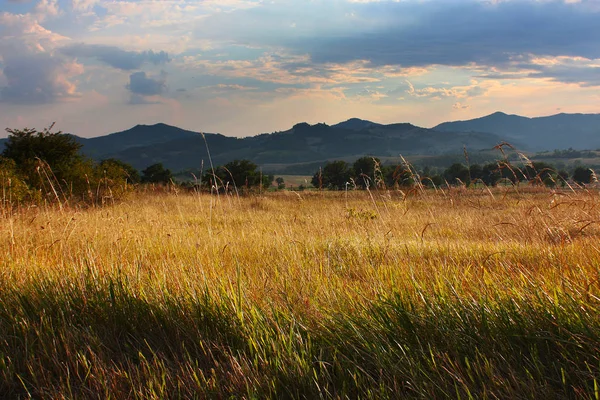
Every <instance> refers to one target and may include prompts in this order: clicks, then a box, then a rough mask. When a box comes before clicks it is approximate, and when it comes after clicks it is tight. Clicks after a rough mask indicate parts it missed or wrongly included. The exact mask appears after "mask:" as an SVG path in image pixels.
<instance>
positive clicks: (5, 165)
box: [0, 157, 34, 206]
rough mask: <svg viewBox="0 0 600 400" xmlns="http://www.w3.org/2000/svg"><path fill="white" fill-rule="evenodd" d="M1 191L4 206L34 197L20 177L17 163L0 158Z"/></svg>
mask: <svg viewBox="0 0 600 400" xmlns="http://www.w3.org/2000/svg"><path fill="white" fill-rule="evenodd" d="M0 190H1V191H2V192H1V194H0V195H1V196H2V204H3V206H11V205H12V204H14V203H20V202H23V201H25V200H30V199H31V197H32V196H33V195H34V194H33V192H32V191H31V190H29V188H28V187H27V184H26V183H25V181H24V180H23V178H22V177H21V176H19V174H18V171H17V167H16V164H15V161H14V160H12V159H10V158H4V157H0Z"/></svg>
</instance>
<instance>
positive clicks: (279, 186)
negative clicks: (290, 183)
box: [275, 176, 285, 190]
mask: <svg viewBox="0 0 600 400" xmlns="http://www.w3.org/2000/svg"><path fill="white" fill-rule="evenodd" d="M275 183H277V189H279V190H283V189H285V181H284V180H283V178H282V177H281V176H278V177H277V179H275Z"/></svg>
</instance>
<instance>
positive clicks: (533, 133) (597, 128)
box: [433, 112, 600, 151]
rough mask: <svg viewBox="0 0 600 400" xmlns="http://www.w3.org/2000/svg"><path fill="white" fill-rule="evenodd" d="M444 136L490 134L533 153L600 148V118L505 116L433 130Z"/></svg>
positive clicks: (470, 121)
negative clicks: (455, 133) (468, 133)
mask: <svg viewBox="0 0 600 400" xmlns="http://www.w3.org/2000/svg"><path fill="white" fill-rule="evenodd" d="M433 129H434V130H437V131H443V132H455V131H461V132H489V133H493V134H496V135H499V136H501V137H504V138H506V140H507V141H509V142H511V141H515V142H519V143H521V144H522V145H523V146H525V149H527V150H532V151H544V150H554V149H567V148H570V147H572V148H574V149H577V150H584V149H596V148H599V147H600V114H557V115H551V116H548V117H536V118H527V117H521V116H519V115H508V114H505V113H502V112H496V113H494V114H491V115H488V116H485V117H481V118H475V119H471V120H467V121H455V122H445V123H442V124H440V125H438V126H436V127H434V128H433Z"/></svg>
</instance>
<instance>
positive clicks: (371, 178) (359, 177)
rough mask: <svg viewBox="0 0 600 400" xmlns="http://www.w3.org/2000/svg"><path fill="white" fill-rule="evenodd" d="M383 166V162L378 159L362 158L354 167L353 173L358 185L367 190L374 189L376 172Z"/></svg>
mask: <svg viewBox="0 0 600 400" xmlns="http://www.w3.org/2000/svg"><path fill="white" fill-rule="evenodd" d="M380 164H381V160H380V159H379V158H377V157H370V156H366V157H361V158H359V159H357V160H356V161H355V162H354V164H353V165H352V173H353V176H354V181H355V182H356V185H357V186H359V187H361V188H363V189H366V188H367V187H374V186H375V182H376V177H375V170H376V168H377V167H378V166H379V165H380Z"/></svg>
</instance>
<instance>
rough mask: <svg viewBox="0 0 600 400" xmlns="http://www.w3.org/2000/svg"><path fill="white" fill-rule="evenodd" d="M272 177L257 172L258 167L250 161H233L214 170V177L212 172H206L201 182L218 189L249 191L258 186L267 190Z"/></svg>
mask: <svg viewBox="0 0 600 400" xmlns="http://www.w3.org/2000/svg"><path fill="white" fill-rule="evenodd" d="M273 178H274V177H273V175H264V174H262V173H261V172H260V170H258V166H257V165H256V164H254V163H253V162H252V161H250V160H233V161H231V162H229V163H227V164H225V165H223V166H221V167H217V168H215V171H214V175H213V172H212V171H209V172H207V173H206V174H205V175H204V177H203V178H202V181H203V182H205V183H206V184H207V185H209V186H212V185H215V180H216V186H217V187H219V189H222V188H225V187H229V188H231V189H232V190H233V188H234V187H235V188H237V189H238V190H241V189H250V188H254V187H258V186H262V187H263V188H265V189H266V188H268V187H270V186H271V182H273Z"/></svg>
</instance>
